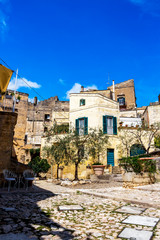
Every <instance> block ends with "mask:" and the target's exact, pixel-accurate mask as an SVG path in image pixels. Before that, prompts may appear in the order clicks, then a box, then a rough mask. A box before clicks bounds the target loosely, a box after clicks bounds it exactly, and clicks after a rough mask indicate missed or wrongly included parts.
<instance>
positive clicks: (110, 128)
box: [103, 116, 117, 135]
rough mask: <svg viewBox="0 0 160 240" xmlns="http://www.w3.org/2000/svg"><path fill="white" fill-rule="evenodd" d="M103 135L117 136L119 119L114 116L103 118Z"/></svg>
mask: <svg viewBox="0 0 160 240" xmlns="http://www.w3.org/2000/svg"><path fill="white" fill-rule="evenodd" d="M103 133H107V134H109V135H117V118H116V117H113V116H103Z"/></svg>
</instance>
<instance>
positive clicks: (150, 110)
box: [143, 102, 160, 126]
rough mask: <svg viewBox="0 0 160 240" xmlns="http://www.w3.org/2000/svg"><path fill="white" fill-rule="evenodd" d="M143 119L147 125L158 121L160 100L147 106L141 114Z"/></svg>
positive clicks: (159, 121)
mask: <svg viewBox="0 0 160 240" xmlns="http://www.w3.org/2000/svg"><path fill="white" fill-rule="evenodd" d="M143 120H144V122H145V123H146V125H148V126H151V125H154V124H156V123H160V102H155V103H151V104H150V105H149V106H147V108H146V110H145V112H144V114H143Z"/></svg>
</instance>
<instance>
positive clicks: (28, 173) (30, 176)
mask: <svg viewBox="0 0 160 240" xmlns="http://www.w3.org/2000/svg"><path fill="white" fill-rule="evenodd" d="M23 177H24V180H25V188H26V190H28V187H29V186H28V184H29V182H31V184H32V183H33V181H34V172H33V171H32V170H29V169H28V170H25V171H24V172H23Z"/></svg>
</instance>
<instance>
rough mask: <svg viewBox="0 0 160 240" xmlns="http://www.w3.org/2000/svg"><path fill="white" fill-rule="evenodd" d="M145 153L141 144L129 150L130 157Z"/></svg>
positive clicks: (134, 145)
mask: <svg viewBox="0 0 160 240" xmlns="http://www.w3.org/2000/svg"><path fill="white" fill-rule="evenodd" d="M144 153H146V150H145V148H144V147H143V145H141V144H133V145H132V147H131V149H130V156H131V157H132V156H136V155H140V154H144Z"/></svg>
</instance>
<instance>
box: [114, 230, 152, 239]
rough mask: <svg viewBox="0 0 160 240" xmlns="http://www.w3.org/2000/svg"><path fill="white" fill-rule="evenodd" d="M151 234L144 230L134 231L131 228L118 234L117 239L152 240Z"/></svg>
mask: <svg viewBox="0 0 160 240" xmlns="http://www.w3.org/2000/svg"><path fill="white" fill-rule="evenodd" d="M152 235H153V232H151V231H144V230H136V229H133V228H125V229H123V231H122V232H121V233H120V234H119V236H118V237H119V238H127V239H131V238H133V239H136V240H150V239H151V238H152Z"/></svg>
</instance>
